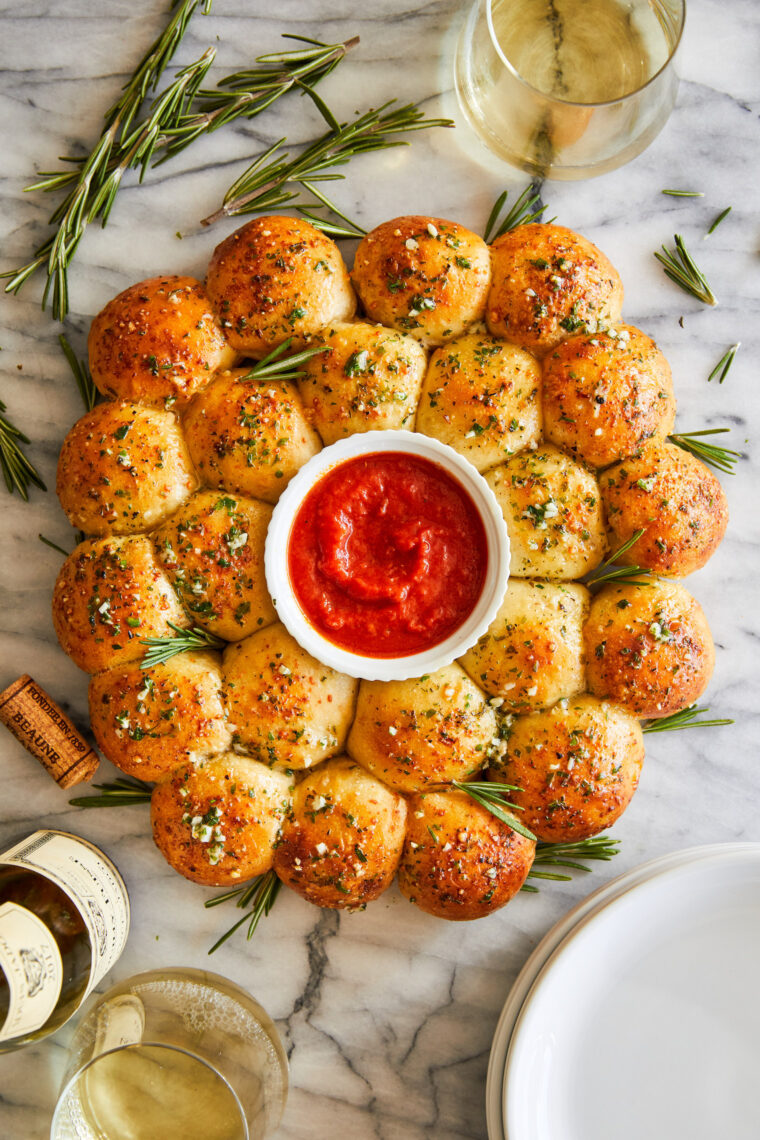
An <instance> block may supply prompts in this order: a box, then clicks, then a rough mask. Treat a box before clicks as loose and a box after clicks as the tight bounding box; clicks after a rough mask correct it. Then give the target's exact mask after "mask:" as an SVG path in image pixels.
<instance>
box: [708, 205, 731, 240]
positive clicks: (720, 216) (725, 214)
mask: <svg viewBox="0 0 760 1140" xmlns="http://www.w3.org/2000/svg"><path fill="white" fill-rule="evenodd" d="M730 213H731V207H730V206H726V208H725V210H721V212H720V213H719V214H718V216H717V218H715V219H714V221H713V223H712V225H711V226H710V228H709V230H708V231H707V233H706V234H705V237H709V236H710V234H711V233H713V232H714V231H715V230H717V228H718V226H719V225H720V223H721V222H722V221H724V220H725V219H726V218H727V217H728V215H729V214H730Z"/></svg>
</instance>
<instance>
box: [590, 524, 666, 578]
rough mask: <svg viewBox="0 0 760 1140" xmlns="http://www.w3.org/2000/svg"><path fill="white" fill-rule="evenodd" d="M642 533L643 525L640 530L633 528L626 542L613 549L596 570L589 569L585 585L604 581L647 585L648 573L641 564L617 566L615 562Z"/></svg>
mask: <svg viewBox="0 0 760 1140" xmlns="http://www.w3.org/2000/svg"><path fill="white" fill-rule="evenodd" d="M643 533H644V528H643V527H642V528H641V529H640V530H635V531H634V532H633V534H632V535H631V537H630V538H629V539H628V540H627V542H624V543H623V544H622V546H619V547H618V548H617V550H613V552H612V554H610V555H609V556H608V557H607V558H605V560H604V562H602V563H600V565H599V566H597V568H596V570H592V571H591V573H590V574H589V575H588V576H587V577H586V579H585V585H587V586H589V587H591V586H594V587H596V586H601V585H602V584H603V583H606V582H616V583H618V584H619V585H626V586H648V585H649V583H650V574H649V571H648V570H645V569H644V567H643V566H619V565H618V564H617V563H618V559H619V558H620V556H621V554H626V553H627V552H628V551H629V550H630V549H631V547H632V546H633V545H634V544H635V543H637V542H638V541H639V539H640V538H641V536H642V534H643Z"/></svg>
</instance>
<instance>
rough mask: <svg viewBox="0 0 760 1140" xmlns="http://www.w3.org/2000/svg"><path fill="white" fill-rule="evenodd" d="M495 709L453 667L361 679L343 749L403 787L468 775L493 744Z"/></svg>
mask: <svg viewBox="0 0 760 1140" xmlns="http://www.w3.org/2000/svg"><path fill="white" fill-rule="evenodd" d="M497 735H498V729H497V725H496V717H495V715H494V711H493V709H492V708H491V707H490V705H489V704H488V702H487V701H486V699H485V697H484V696H483V693H482V692H481V690H480V689H479V688H478V687H477V685H475V684H473V682H472V681H471V680H470V678H469V677H468V676H467V674H466V673H465V672H464V670H463V669H462V668H461V667H460V666H459V665H456V664H452V665H447V666H445V668H443V669H438V670H436V672H435V673H431V674H430V675H429V676H426V677H420V678H415V679H413V680H410V681H362V683H361V685H360V687H359V697H358V699H357V704H356V715H355V717H354V723H353V725H352V727H351V732H350V735H349V738H348V751H349V752H350V754H351V755H352V756H353V758H354V759H355V760H358V762H359V763H360V764H361V765H362V767H364V768H366V769H367V771H368V772H371V773H372V774H373V775H374V776H377V778H378V779H380V780H383V782H384V783H386V784H388V785H389V786H390V787H391V788H396V789H397V790H398V791H401V792H413V791H423V790H424V789H425V788H427V787H434V786H436V785H440V784H446V783H448V782H449V781H451V780H466V779H467V777H468V776H471V775H472V773H473V772H477V771H478V770H479V769H480V768H483V767H485V765H486V764H487V763H488V758H489V757H490V756H491V755H492V754H493V749H494V746H495V744H496V743H497Z"/></svg>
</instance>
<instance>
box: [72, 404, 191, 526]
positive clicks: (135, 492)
mask: <svg viewBox="0 0 760 1140" xmlns="http://www.w3.org/2000/svg"><path fill="white" fill-rule="evenodd" d="M197 486H198V478H197V476H196V474H195V471H194V469H193V464H192V462H191V460H190V456H189V454H188V451H187V446H186V444H185V440H184V436H183V435H182V432H181V430H180V427H179V424H178V423H177V421H176V419H175V417H174V415H173V414H172V413H171V412H163V411H160V410H159V409H158V408H146V407H141V406H140V405H139V404H129V403H113V402H110V401H109V402H108V403H106V404H97V405H96V406H95V407H94V408H93V409H92V411H90V412H86V413H85V415H83V416H82V418H81V419H80V420H77V422H76V423H75V424H74V426H73V428H72V429H71V431H70V432H69V434H68V435H67V436H66V438H65V440H64V441H63V446H62V448H61V454H60V456H59V459H58V475H57V479H56V490H57V492H58V498H59V499H60V501H61V506H62V507H63V509H64V511H65V512H66V517H67V518H68V520H69V522H70V523H71V525H72V526H73V527H78V528H79V529H80V530H83V531H84V533H85V534H87V535H104V534H135V533H137V532H138V531H145V530H152V529H153V527H154V526H156V525H157V523H160V522H161V521H162V520H163V519H165V518H166V517H167V516H168V515H170V514H171V513H172V511H175V510H176V509H177V507H178V506H179V504H180V503H181V502H182V501H183V500H184V499H186V498H187V497H188V495H190V494H191V493H192V492H193V491H194V490H195V488H196V487H197Z"/></svg>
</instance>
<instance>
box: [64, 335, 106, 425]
mask: <svg viewBox="0 0 760 1140" xmlns="http://www.w3.org/2000/svg"><path fill="white" fill-rule="evenodd" d="M58 341H59V343H60V345H61V348H62V349H63V354H64V356H65V357H66V359H67V360H68V362H69V368H70V369H71V371H72V373H73V376H74V380H75V381H76V385H77V388H78V389H79V395H80V396H81V397H82V403H83V404H84V406H85V408H86V409H87V411H88V412H91V411H92V409H93V408H94V407H95V404H96V403H97V401H98V396H99V395H100V393H99V392H98V390H97V388H96V387H95V384H94V382H93V379H92V376H91V375H90V370H89V368H88V367H87V362H86V361H85V360H77V358H76V356H75V354H74V349H73V348H72V347H71V345H70V344H69V342H68V341H67V340H66V337H65V336H64V335H63V333H61V335H60V336H59V337H58Z"/></svg>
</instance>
